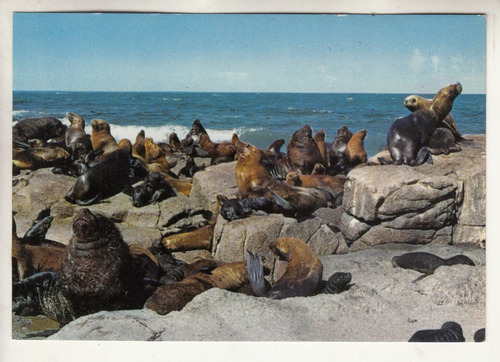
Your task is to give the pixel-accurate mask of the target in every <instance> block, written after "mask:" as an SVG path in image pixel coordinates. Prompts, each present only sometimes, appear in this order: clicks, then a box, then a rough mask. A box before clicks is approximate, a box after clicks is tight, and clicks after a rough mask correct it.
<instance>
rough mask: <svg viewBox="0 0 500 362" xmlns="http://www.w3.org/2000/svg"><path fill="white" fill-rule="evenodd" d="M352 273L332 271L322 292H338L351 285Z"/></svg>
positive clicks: (347, 288)
mask: <svg viewBox="0 0 500 362" xmlns="http://www.w3.org/2000/svg"><path fill="white" fill-rule="evenodd" d="M351 279H352V275H351V273H343V272H336V273H333V274H332V275H331V276H330V278H328V281H327V282H326V283H325V287H324V289H323V293H325V294H339V293H342V292H344V291H346V290H349V288H350V287H351V284H349V283H350V282H351Z"/></svg>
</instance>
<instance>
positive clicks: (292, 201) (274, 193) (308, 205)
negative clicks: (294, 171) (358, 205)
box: [235, 138, 327, 216]
mask: <svg viewBox="0 0 500 362" xmlns="http://www.w3.org/2000/svg"><path fill="white" fill-rule="evenodd" d="M311 139H312V138H311ZM313 142H314V141H313ZM237 152H238V153H237V155H238V161H237V162H236V167H235V176H236V184H237V185H238V189H239V191H240V193H241V196H242V197H243V198H246V197H259V196H266V197H268V198H272V199H273V200H274V201H275V202H276V205H277V208H276V212H282V213H284V214H285V215H290V216H304V215H310V214H311V213H312V212H314V211H315V210H317V209H318V208H320V207H325V206H327V200H326V198H325V196H324V195H322V194H320V193H318V191H315V189H301V188H298V187H294V186H291V185H288V184H287V183H285V182H281V181H278V180H275V179H274V178H272V177H271V176H270V175H269V174H268V173H267V171H266V169H265V167H264V166H263V165H262V163H261V160H262V156H263V152H262V151H261V150H260V149H258V148H257V147H255V146H253V145H251V144H249V143H243V142H241V143H240V144H238V146H237Z"/></svg>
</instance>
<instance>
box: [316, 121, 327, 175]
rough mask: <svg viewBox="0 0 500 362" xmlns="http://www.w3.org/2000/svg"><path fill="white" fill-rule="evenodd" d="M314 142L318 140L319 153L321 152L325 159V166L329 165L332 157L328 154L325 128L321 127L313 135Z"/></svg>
mask: <svg viewBox="0 0 500 362" xmlns="http://www.w3.org/2000/svg"><path fill="white" fill-rule="evenodd" d="M313 139H314V142H316V145H318V149H319V153H320V154H321V157H322V159H323V162H322V164H323V166H325V167H329V166H330V162H329V161H330V158H329V156H328V151H327V147H326V142H325V130H323V129H321V130H319V131H318V132H316V134H315V135H314V137H313Z"/></svg>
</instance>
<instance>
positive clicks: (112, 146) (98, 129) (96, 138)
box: [90, 119, 118, 159]
mask: <svg viewBox="0 0 500 362" xmlns="http://www.w3.org/2000/svg"><path fill="white" fill-rule="evenodd" d="M90 125H91V126H92V133H91V135H90V141H91V142H92V149H93V150H94V151H102V155H101V156H99V157H98V159H103V158H105V157H107V155H108V154H109V153H111V152H113V151H115V150H116V149H118V143H117V142H116V140H115V138H114V137H113V136H112V135H111V129H110V127H109V124H108V122H106V121H103V120H102V119H93V120H92V122H90Z"/></svg>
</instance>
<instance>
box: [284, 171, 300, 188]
mask: <svg viewBox="0 0 500 362" xmlns="http://www.w3.org/2000/svg"><path fill="white" fill-rule="evenodd" d="M286 183H287V184H289V185H293V186H300V185H302V182H301V180H300V176H299V174H298V173H297V172H295V171H292V172H289V173H287V175H286Z"/></svg>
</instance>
